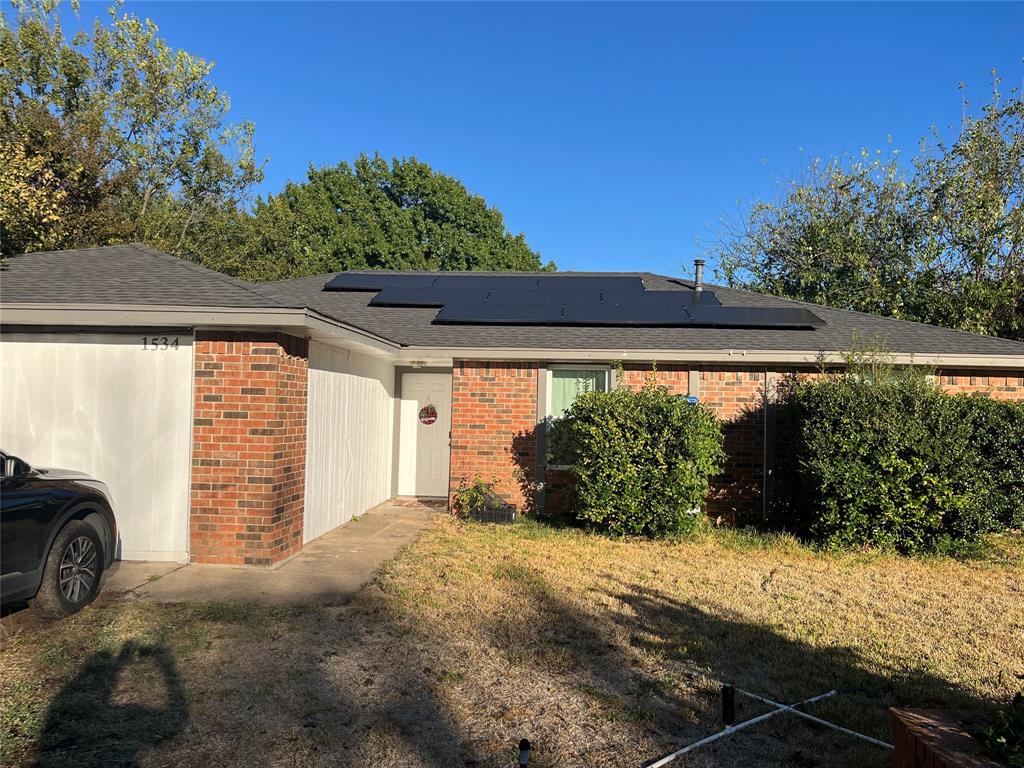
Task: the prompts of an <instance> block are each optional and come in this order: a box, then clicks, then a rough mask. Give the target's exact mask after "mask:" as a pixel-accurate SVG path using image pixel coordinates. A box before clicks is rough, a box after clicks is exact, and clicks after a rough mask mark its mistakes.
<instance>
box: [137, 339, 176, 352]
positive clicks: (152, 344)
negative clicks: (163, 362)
mask: <svg viewBox="0 0 1024 768" xmlns="http://www.w3.org/2000/svg"><path fill="white" fill-rule="evenodd" d="M142 348H143V349H144V350H146V351H147V352H154V351H156V350H158V349H177V348H178V337H177V336H143V337H142Z"/></svg>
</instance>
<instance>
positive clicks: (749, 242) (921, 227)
mask: <svg viewBox="0 0 1024 768" xmlns="http://www.w3.org/2000/svg"><path fill="white" fill-rule="evenodd" d="M1022 201H1024V102H1022V101H1021V95H1020V91H1019V90H1017V89H1014V90H1012V91H1011V92H1010V94H1009V98H1007V99H1005V100H1004V99H1003V97H1002V95H1001V94H1000V91H999V79H998V78H997V77H994V85H993V97H992V101H991V103H990V104H988V105H986V106H985V107H984V108H983V110H982V112H981V115H980V116H978V117H972V116H966V115H965V118H964V121H963V125H962V126H961V130H960V133H959V135H958V137H957V138H956V140H955V141H954V142H953V144H952V145H948V146H947V145H946V144H945V143H944V142H943V141H942V139H941V137H940V135H939V133H938V131H936V130H934V129H933V140H932V141H931V142H925V141H922V147H921V151H920V152H919V154H918V156H917V157H916V158H915V159H914V161H913V163H912V165H911V168H910V169H909V170H904V169H903V165H902V164H901V162H900V156H899V153H898V152H896V151H894V152H892V153H889V154H888V155H883V153H882V152H880V151H877V152H875V153H874V154H873V155H872V154H871V153H868V152H866V151H865V152H862V153H861V156H860V157H859V158H855V159H852V158H835V159H833V160H830V161H821V160H815V161H814V162H812V164H811V166H810V168H809V170H808V173H807V176H806V177H805V178H803V179H800V180H797V181H794V182H792V183H791V184H790V185H788V187H787V188H785V189H784V190H783V191H782V194H781V195H780V197H779V199H777V200H776V201H774V202H764V201H762V202H758V203H756V204H755V205H754V206H753V207H752V208H751V210H750V212H749V216H748V217H747V219H746V221H745V222H743V223H742V224H741V225H740V226H738V227H735V228H732V229H730V230H728V231H726V232H724V233H723V235H722V237H721V238H720V239H719V241H718V243H717V246H716V248H715V254H714V255H716V256H717V257H718V259H719V262H720V264H721V274H722V275H723V276H724V277H725V278H726V280H727V281H728V282H729V284H730V285H738V286H741V287H745V288H750V289H753V290H757V291H762V292H766V293H772V294H776V295H779V296H789V297H792V298H796V299H801V300H804V301H810V302H815V303H820V304H827V305H830V306H835V307H842V308H846V309H855V310H859V311H863V312H872V313H876V314H882V315H888V316H891V317H899V318H904V319H909V320H918V321H921V322H926V323H932V324H937V325H946V326H949V327H952V328H959V329H961V330H967V331H974V332H978V333H987V334H993V335H1000V336H1006V337H1009V338H1016V339H1022V338H1024V207H1022V206H1024V202H1022Z"/></svg>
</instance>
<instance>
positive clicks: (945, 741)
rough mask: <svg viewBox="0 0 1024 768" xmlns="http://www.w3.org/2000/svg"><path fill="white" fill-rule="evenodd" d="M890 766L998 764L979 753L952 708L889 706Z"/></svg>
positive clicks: (980, 767) (979, 767)
mask: <svg viewBox="0 0 1024 768" xmlns="http://www.w3.org/2000/svg"><path fill="white" fill-rule="evenodd" d="M889 729H890V731H892V741H893V747H894V749H893V755H892V765H893V768H999V766H1000V763H997V762H996V761H995V760H990V759H988V758H987V757H985V756H984V755H982V754H981V749H980V747H979V746H978V742H977V741H975V740H974V738H973V737H972V736H971V735H970V734H969V733H968V732H967V729H966V728H965V727H964V726H963V724H962V723H961V721H960V717H959V716H958V714H957V713H956V712H953V711H947V710H941V709H895V708H890V709H889Z"/></svg>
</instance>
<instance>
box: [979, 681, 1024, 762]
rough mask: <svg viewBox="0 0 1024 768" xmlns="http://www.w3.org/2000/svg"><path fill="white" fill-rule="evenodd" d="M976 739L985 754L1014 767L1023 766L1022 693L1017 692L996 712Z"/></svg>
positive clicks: (1023, 721)
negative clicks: (990, 722) (990, 723)
mask: <svg viewBox="0 0 1024 768" xmlns="http://www.w3.org/2000/svg"><path fill="white" fill-rule="evenodd" d="M978 740H979V741H980V742H981V748H982V751H984V753H985V754H986V755H990V756H992V757H994V758H996V759H998V760H1002V761H1003V762H1004V763H1006V764H1007V765H1010V766H1014V768H1016V767H1017V766H1020V767H1021V768H1024V693H1018V694H1017V695H1016V696H1014V697H1013V701H1011V702H1010V703H1009V704H1007V705H1006V707H1005V708H1003V709H1002V710H1000V711H999V712H998V713H997V714H996V716H995V719H994V721H993V722H992V725H990V726H989V727H988V728H986V729H985V730H984V731H983V732H982V733H981V734H979V735H978Z"/></svg>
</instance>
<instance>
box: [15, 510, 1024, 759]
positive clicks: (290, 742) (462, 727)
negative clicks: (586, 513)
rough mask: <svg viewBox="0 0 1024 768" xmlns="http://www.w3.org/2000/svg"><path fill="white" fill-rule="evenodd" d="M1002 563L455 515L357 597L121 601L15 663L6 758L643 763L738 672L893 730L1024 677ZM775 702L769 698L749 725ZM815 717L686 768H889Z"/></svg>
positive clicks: (1018, 552) (1016, 548)
mask: <svg viewBox="0 0 1024 768" xmlns="http://www.w3.org/2000/svg"><path fill="white" fill-rule="evenodd" d="M1001 546H1002V548H1003V552H1002V554H1001V555H1000V556H997V557H995V558H993V559H991V560H988V561H984V562H971V563H960V562H956V561H952V560H946V559H934V560H911V559H903V558H897V557H892V556H882V555H845V556H834V555H822V554H816V553H814V552H811V551H808V550H806V549H804V548H801V547H800V546H798V545H796V544H794V543H793V542H790V541H786V540H777V541H766V540H764V539H757V538H752V537H747V536H744V535H743V534H735V533H725V534H713V535H708V536H706V537H704V538H702V539H700V540H698V541H693V542H687V543H682V544H665V543H654V542H646V541H613V540H609V539H607V538H603V537H598V536H591V535H587V534H584V533H581V532H578V531H572V530H556V529H552V528H548V527H544V526H541V525H538V524H534V523H524V524H520V525H516V526H514V527H489V526H481V525H472V524H469V525H467V524H461V523H458V522H455V521H452V520H448V519H445V520H442V521H441V522H440V523H439V525H438V526H437V527H436V528H435V529H434V530H432V531H430V532H428V533H427V534H425V535H424V536H423V537H422V538H421V539H420V540H419V542H417V543H416V544H415V545H413V546H412V547H410V548H408V549H407V550H406V551H404V552H403V553H402V554H401V555H400V556H399V557H398V558H397V559H396V560H395V561H393V562H392V563H391V564H390V565H389V566H388V567H387V568H386V569H385V570H384V572H383V573H382V574H381V575H380V576H379V578H378V579H377V581H376V583H375V584H374V585H372V586H371V587H370V588H368V589H367V590H365V591H364V592H363V593H362V594H361V595H360V596H359V597H358V598H357V599H356V600H354V601H352V602H351V603H349V604H347V605H342V606H333V607H319V608H310V609H308V610H282V609H269V608H257V607H249V606H227V605H221V604H215V603H211V604H206V605H188V606H170V605H153V604H147V603H142V602H135V601H129V600H119V599H113V598H112V597H107V598H105V600H104V601H103V602H102V603H101V604H99V605H96V606H94V607H92V608H90V609H88V610H86V611H85V612H83V613H82V614H81V615H79V616H77V617H74V618H71V619H69V620H66V621H64V622H61V623H58V624H55V625H52V626H49V627H46V628H44V629H42V630H39V631H37V632H32V633H28V634H25V635H22V636H18V637H16V638H14V639H13V640H12V641H9V642H8V643H7V645H6V647H5V648H4V649H3V651H0V762H2V763H3V764H5V765H8V764H9V765H19V764H32V763H33V762H34V761H36V760H38V761H39V763H40V764H41V765H44V766H49V765H69V766H70V765H74V766H88V765H135V764H138V765H144V766H164V765H167V766H170V765H175V766H204V767H205V766H221V765H224V766H227V765H230V766H247V767H248V766H264V765H265V766H278V765H280V766H286V765H287V766H291V765H309V766H319V765H323V766H328V765H330V766H365V765H374V766H509V765H514V764H515V760H514V758H515V753H514V751H513V750H514V747H515V744H516V743H517V742H518V741H519V739H520V738H522V737H524V736H525V737H527V738H529V739H530V740H531V741H533V742H534V744H535V745H536V751H535V754H534V760H533V762H532V763H531V765H533V766H639V765H641V764H643V763H644V762H645V761H648V760H650V759H652V758H654V757H656V756H658V755H660V754H664V753H666V752H668V751H670V750H672V749H674V748H677V747H678V746H680V745H682V744H685V743H687V742H689V741H692V740H695V739H697V738H700V737H702V736H704V735H707V734H709V733H711V732H713V731H714V730H716V729H717V728H718V727H719V725H718V722H717V720H718V716H719V702H718V698H717V684H718V681H729V682H732V683H735V684H736V685H738V686H740V687H744V688H748V689H751V690H754V691H757V692H760V693H762V694H763V695H766V696H768V697H770V698H774V699H776V700H782V701H796V700H799V699H803V698H807V697H809V696H812V695H814V694H817V693H821V692H824V691H827V690H829V689H831V688H835V689H838V690H839V691H840V694H841V695H840V696H838V697H835V698H833V699H831V700H828V701H825V702H821V703H820V704H815V705H813V707H812V709H811V711H812V712H813V713H815V714H818V715H819V716H822V717H825V718H828V719H831V720H835V721H838V722H840V723H843V724H845V725H847V726H850V727H852V728H855V729H858V730H862V731H865V732H867V733H869V734H871V735H874V736H876V737H879V738H882V739H887V738H888V734H887V730H886V725H885V708H886V707H887V706H890V705H893V704H922V705H925V704H942V705H953V706H957V707H966V708H970V709H975V710H978V711H984V710H985V709H986V708H988V707H991V705H992V704H993V703H994V702H997V701H1002V700H1006V699H1009V698H1010V696H1011V695H1012V694H1013V693H1014V692H1015V691H1016V690H1019V689H1020V688H1022V687H1024V542H1022V541H1021V540H1020V539H1019V538H1004V539H1002V540H1001ZM762 711H764V710H763V709H760V708H758V707H755V706H752V705H750V704H747V703H743V704H742V705H741V711H740V716H741V717H749V716H752V715H753V714H756V713H760V712H762ZM887 759H888V755H887V754H886V753H885V751H884V750H880V749H878V748H876V747H873V746H871V745H866V744H861V743H858V742H856V741H855V740H853V739H850V738H847V737H845V736H841V735H839V734H836V733H833V732H830V731H827V730H823V729H822V728H820V727H819V726H815V725H813V724H807V723H804V722H803V721H800V720H797V719H796V718H793V717H791V716H781V717H777V718H774V719H773V720H771V721H768V722H767V723H764V724H762V725H759V726H756V727H754V728H752V729H750V730H749V731H745V732H744V733H742V734H737V735H735V736H732V737H730V738H728V739H725V740H722V741H720V742H718V743H717V745H715V746H714V747H712V748H708V749H706V750H703V751H701V752H699V753H695V754H693V755H690V756H687V758H686V761H685V762H681V763H680V764H682V765H688V766H711V765H744V766H769V765H791V766H865V765H877V766H882V765H885V764H887Z"/></svg>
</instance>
